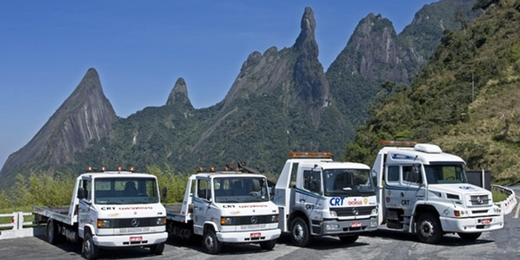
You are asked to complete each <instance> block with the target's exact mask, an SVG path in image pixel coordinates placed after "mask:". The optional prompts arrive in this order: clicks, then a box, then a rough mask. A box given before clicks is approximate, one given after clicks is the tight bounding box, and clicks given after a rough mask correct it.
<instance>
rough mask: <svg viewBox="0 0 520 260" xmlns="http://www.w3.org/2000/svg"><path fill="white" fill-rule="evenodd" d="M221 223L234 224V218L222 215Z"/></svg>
mask: <svg viewBox="0 0 520 260" xmlns="http://www.w3.org/2000/svg"><path fill="white" fill-rule="evenodd" d="M220 225H233V218H230V217H221V218H220Z"/></svg>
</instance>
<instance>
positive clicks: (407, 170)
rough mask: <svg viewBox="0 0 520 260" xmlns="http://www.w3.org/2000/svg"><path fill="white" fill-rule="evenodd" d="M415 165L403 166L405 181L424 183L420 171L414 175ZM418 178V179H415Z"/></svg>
mask: <svg viewBox="0 0 520 260" xmlns="http://www.w3.org/2000/svg"><path fill="white" fill-rule="evenodd" d="M412 168H413V166H403V181H406V182H414V183H422V175H421V174H420V172H419V173H418V174H417V175H416V176H415V177H414V174H413V171H412ZM415 178H417V179H415Z"/></svg>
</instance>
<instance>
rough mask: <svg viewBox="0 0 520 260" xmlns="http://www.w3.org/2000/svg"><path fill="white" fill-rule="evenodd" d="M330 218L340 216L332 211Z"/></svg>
mask: <svg viewBox="0 0 520 260" xmlns="http://www.w3.org/2000/svg"><path fill="white" fill-rule="evenodd" d="M330 216H331V217H334V218H335V217H337V216H338V214H337V213H336V211H334V210H331V211H330Z"/></svg>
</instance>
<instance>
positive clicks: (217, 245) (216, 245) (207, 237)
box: [202, 228, 222, 255]
mask: <svg viewBox="0 0 520 260" xmlns="http://www.w3.org/2000/svg"><path fill="white" fill-rule="evenodd" d="M202 248H203V249H204V251H206V252H207V253H209V254H212V255H214V254H218V253H219V252H220V249H221V248H222V243H221V242H220V241H218V239H217V235H216V234H215V231H214V230H213V229H212V228H208V229H206V232H204V238H203V239H202Z"/></svg>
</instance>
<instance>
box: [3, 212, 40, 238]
mask: <svg viewBox="0 0 520 260" xmlns="http://www.w3.org/2000/svg"><path fill="white" fill-rule="evenodd" d="M31 215H32V212H13V213H10V214H0V219H6V218H10V223H7V224H0V240H2V239H9V238H20V237H31V236H35V235H42V234H43V228H42V227H32V226H33V225H34V224H33V222H32V221H25V216H31ZM8 222H9V221H8Z"/></svg>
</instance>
